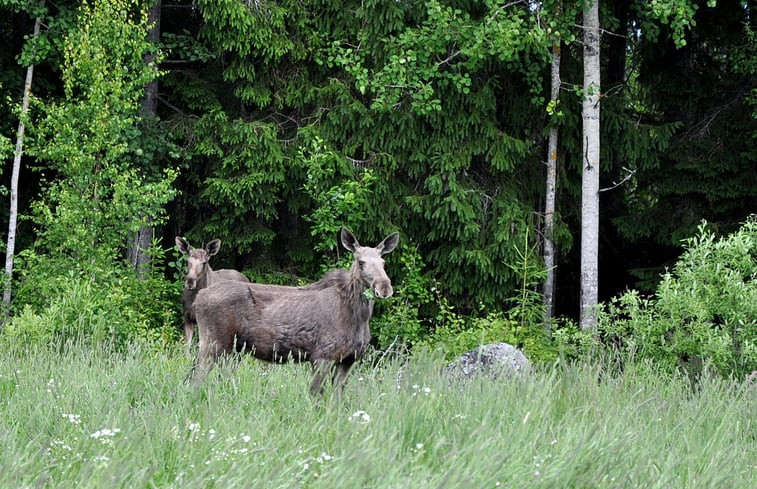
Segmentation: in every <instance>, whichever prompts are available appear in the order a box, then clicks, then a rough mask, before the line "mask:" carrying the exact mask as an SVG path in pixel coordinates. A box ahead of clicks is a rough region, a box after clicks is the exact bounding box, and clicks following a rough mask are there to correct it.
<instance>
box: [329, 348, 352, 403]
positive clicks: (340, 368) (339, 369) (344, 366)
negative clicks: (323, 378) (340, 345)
mask: <svg viewBox="0 0 757 489" xmlns="http://www.w3.org/2000/svg"><path fill="white" fill-rule="evenodd" d="M353 363H355V357H354V356H353V355H350V356H348V357H347V358H344V359H342V361H341V362H337V364H336V367H335V369H334V378H333V379H334V388H335V389H337V393H338V395H339V396H340V397H341V395H342V393H343V392H344V384H345V382H346V380H347V374H348V373H349V371H350V368H352V364H353Z"/></svg>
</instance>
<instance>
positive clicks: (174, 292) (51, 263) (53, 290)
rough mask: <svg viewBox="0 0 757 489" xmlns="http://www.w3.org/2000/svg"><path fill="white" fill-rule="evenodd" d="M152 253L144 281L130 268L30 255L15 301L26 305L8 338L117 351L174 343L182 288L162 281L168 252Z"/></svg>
mask: <svg viewBox="0 0 757 489" xmlns="http://www.w3.org/2000/svg"><path fill="white" fill-rule="evenodd" d="M151 249H152V250H153V251H152V254H151V261H150V263H151V269H150V270H149V273H148V275H147V277H146V278H145V279H144V280H140V279H139V278H138V277H137V275H136V272H134V271H133V270H131V269H129V268H128V267H126V266H125V265H124V266H123V267H121V268H118V267H103V266H98V265H97V264H91V263H86V264H84V265H81V264H76V263H70V262H69V263H66V262H65V260H61V259H60V257H58V259H55V260H53V259H52V258H50V257H48V256H40V255H33V254H30V253H27V254H25V255H24V263H25V264H26V265H27V267H26V269H25V270H24V274H23V276H22V279H21V281H20V282H19V285H20V286H19V287H18V291H17V295H16V297H15V299H14V300H15V302H16V303H20V304H24V305H23V306H22V307H21V310H20V311H17V313H16V314H15V315H14V316H13V317H12V318H11V320H10V321H9V323H8V324H7V325H6V326H5V328H4V330H3V334H4V336H6V337H7V338H9V339H12V340H14V341H17V342H26V343H28V344H34V343H39V342H45V343H60V344H63V343H64V342H65V340H66V339H69V338H80V339H85V340H88V341H90V342H91V343H92V344H98V343H102V342H109V343H112V344H113V345H114V346H116V347H119V346H123V345H126V344H128V343H129V342H132V341H142V342H147V343H150V344H151V345H154V346H160V347H162V346H166V345H168V344H169V343H171V342H174V341H175V340H176V339H177V338H178V333H179V328H178V324H179V322H180V314H181V310H180V304H179V300H178V297H179V294H180V293H181V283H180V282H170V281H167V280H166V279H165V278H163V259H164V253H165V252H164V251H163V250H160V248H159V247H158V246H157V244H155V245H154V246H152V248H151ZM62 261H63V263H61V262H62Z"/></svg>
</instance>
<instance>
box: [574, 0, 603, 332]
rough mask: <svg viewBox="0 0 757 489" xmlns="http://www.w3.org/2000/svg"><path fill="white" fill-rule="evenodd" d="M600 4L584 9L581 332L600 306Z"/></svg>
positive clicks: (594, 321) (593, 1)
mask: <svg viewBox="0 0 757 489" xmlns="http://www.w3.org/2000/svg"><path fill="white" fill-rule="evenodd" d="M598 4H599V0H588V3H587V4H586V6H585V7H584V15H583V23H584V99H583V155H582V156H583V159H582V169H583V171H582V178H581V316H580V319H579V325H580V327H581V329H594V328H595V327H596V324H597V304H598V302H599V299H598V298H599V266H598V263H599V260H598V258H599V99H600V86H601V85H600V74H599V69H600V56H599V55H600V39H601V38H600V32H599V8H598Z"/></svg>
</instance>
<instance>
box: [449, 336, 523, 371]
mask: <svg viewBox="0 0 757 489" xmlns="http://www.w3.org/2000/svg"><path fill="white" fill-rule="evenodd" d="M530 369H531V362H530V360H529V359H528V358H526V356H525V355H524V354H523V352H522V351H520V350H518V349H517V348H515V347H514V346H512V345H509V344H507V343H490V344H488V345H481V346H479V347H478V348H476V349H473V350H471V351H469V352H467V353H464V354H463V355H462V356H460V358H458V359H457V360H455V361H453V362H451V363H449V364H448V365H447V366H446V367H444V370H443V373H444V375H445V376H447V377H449V378H450V379H455V380H464V379H470V378H472V377H474V376H476V375H484V376H487V377H491V378H493V379H496V378H497V377H499V376H500V375H505V376H512V375H518V374H521V373H526V372H528V371H529V370H530Z"/></svg>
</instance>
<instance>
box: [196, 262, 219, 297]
mask: <svg viewBox="0 0 757 489" xmlns="http://www.w3.org/2000/svg"><path fill="white" fill-rule="evenodd" d="M214 283H216V272H214V271H213V269H212V268H210V265H208V270H207V271H206V272H205V273H204V274H203V275H202V276H201V277H200V278H198V279H197V284H196V285H195V290H197V291H199V290H202V289H204V288H205V287H207V286H208V285H213V284H214Z"/></svg>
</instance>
